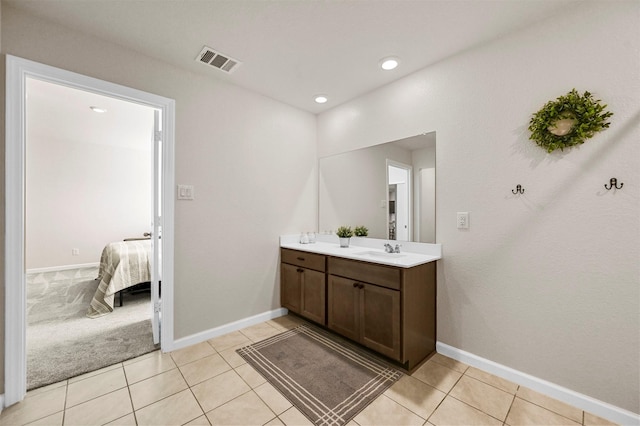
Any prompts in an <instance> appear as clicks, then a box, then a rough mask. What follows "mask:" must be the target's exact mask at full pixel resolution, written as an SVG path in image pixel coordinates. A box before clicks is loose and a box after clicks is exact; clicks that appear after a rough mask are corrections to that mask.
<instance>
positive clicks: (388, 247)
mask: <svg viewBox="0 0 640 426" xmlns="http://www.w3.org/2000/svg"><path fill="white" fill-rule="evenodd" d="M400 247H402V246H401V245H400V244H396V247H395V248H393V246H391V244H389V243H386V244H385V245H384V251H386V252H387V253H400Z"/></svg>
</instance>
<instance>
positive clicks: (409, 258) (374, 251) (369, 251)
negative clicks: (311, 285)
mask: <svg viewBox="0 0 640 426" xmlns="http://www.w3.org/2000/svg"><path fill="white" fill-rule="evenodd" d="M298 240H299V235H283V236H281V237H280V247H282V248H288V249H292V250H300V251H307V252H311V253H318V254H323V255H326V256H335V257H344V258H346V259H353V260H361V261H365V262H371V263H379V264H381V265H389V266H397V267H400V268H411V267H413V266H417V265H422V264H424V263H429V262H435V261H436V260H439V259H442V245H441V244H427V243H413V242H406V241H399V242H397V241H389V240H380V239H376V238H358V237H353V238H351V242H350V244H349V247H340V243H339V241H338V237H337V236H335V235H317V237H316V242H315V243H312V244H301V243H299V242H298ZM385 243H390V244H391V245H392V246H394V247H395V245H396V244H398V243H399V244H401V246H402V248H401V252H400V253H386V252H385V251H384V244H385ZM405 249H406V250H405Z"/></svg>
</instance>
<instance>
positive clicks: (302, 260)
mask: <svg viewBox="0 0 640 426" xmlns="http://www.w3.org/2000/svg"><path fill="white" fill-rule="evenodd" d="M296 259H298V260H299V261H301V262H304V257H296Z"/></svg>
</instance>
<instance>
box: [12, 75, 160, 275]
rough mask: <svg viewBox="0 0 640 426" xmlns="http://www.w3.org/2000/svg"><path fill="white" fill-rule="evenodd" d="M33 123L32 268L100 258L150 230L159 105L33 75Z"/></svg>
mask: <svg viewBox="0 0 640 426" xmlns="http://www.w3.org/2000/svg"><path fill="white" fill-rule="evenodd" d="M90 105H99V106H102V107H105V108H106V109H107V112H105V113H103V114H97V113H95V112H93V111H91V110H90V109H89V106H90ZM26 126H27V132H26V134H27V143H26V159H27V160H26V161H27V164H26V196H27V197H26V222H25V225H26V226H25V227H26V235H25V242H26V252H25V260H26V268H27V270H30V269H40V268H52V267H53V268H55V267H64V266H67V265H78V264H86V263H97V262H99V260H100V255H101V253H102V249H103V248H104V246H105V245H106V244H107V243H109V242H111V241H121V240H122V239H124V238H128V237H142V234H143V233H144V232H148V231H149V230H150V223H151V158H152V152H151V147H152V138H151V137H152V132H153V109H152V108H149V107H145V106H142V105H137V104H133V103H128V102H124V101H120V100H114V99H108V98H105V97H104V96H100V95H95V94H89V93H87V92H83V91H80V90H77V89H71V88H68V87H64V86H59V85H54V84H51V83H47V82H42V81H39V80H34V79H31V78H30V79H28V81H27V115H26ZM76 248H77V249H78V250H79V254H78V255H73V254H72V249H76Z"/></svg>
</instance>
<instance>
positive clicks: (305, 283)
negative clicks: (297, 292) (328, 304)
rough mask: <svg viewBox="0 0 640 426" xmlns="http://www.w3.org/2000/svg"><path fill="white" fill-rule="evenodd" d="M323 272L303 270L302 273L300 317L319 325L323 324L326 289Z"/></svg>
mask: <svg viewBox="0 0 640 426" xmlns="http://www.w3.org/2000/svg"><path fill="white" fill-rule="evenodd" d="M324 276H325V275H324V272H318V271H312V270H311V269H304V272H303V273H302V277H301V278H302V305H301V308H300V315H302V316H305V317H307V318H309V319H310V320H311V321H315V322H317V323H319V324H322V325H324V324H325V301H326V296H325V294H326V288H325V283H324Z"/></svg>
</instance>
